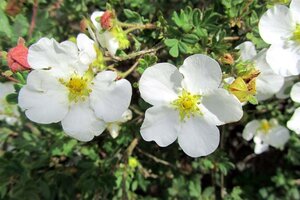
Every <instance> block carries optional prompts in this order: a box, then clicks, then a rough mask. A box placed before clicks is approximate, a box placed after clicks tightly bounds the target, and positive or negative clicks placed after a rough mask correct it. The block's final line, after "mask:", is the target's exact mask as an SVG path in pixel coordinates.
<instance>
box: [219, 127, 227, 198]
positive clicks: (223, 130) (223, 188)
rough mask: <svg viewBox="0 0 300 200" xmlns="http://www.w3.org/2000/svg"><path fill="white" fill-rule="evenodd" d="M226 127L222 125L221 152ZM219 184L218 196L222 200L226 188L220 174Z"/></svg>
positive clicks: (222, 176)
mask: <svg viewBox="0 0 300 200" xmlns="http://www.w3.org/2000/svg"><path fill="white" fill-rule="evenodd" d="M225 134H226V127H225V126H224V125H223V127H222V134H221V141H220V143H221V144H220V148H221V149H222V150H223V149H224V145H225V139H226V135H225ZM220 179H221V180H220V184H221V186H220V187H221V188H220V195H221V198H222V199H224V197H225V194H226V188H225V186H224V174H223V173H222V172H221V173H220Z"/></svg>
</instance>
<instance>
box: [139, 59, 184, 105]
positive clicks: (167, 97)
mask: <svg viewBox="0 0 300 200" xmlns="http://www.w3.org/2000/svg"><path fill="white" fill-rule="evenodd" d="M181 81H182V75H181V74H180V73H179V71H178V70H177V68H176V67H175V66H174V65H171V64H169V63H159V64H156V65H154V66H152V67H149V68H147V69H146V70H145V71H144V73H143V74H142V77H141V78H140V82H139V89H140V92H141V96H142V98H143V99H144V100H145V101H147V102H148V103H150V104H152V105H162V104H169V102H171V101H173V100H175V99H176V98H177V97H178V96H177V92H178V88H180V83H181Z"/></svg>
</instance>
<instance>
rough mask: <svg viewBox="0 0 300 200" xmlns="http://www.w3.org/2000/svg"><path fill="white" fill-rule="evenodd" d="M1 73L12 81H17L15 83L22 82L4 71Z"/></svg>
mask: <svg viewBox="0 0 300 200" xmlns="http://www.w3.org/2000/svg"><path fill="white" fill-rule="evenodd" d="M1 75H2V76H3V77H5V78H6V79H8V80H10V81H12V82H15V83H19V82H20V81H19V80H17V79H15V78H13V77H11V76H7V75H6V74H5V73H4V72H2V73H1Z"/></svg>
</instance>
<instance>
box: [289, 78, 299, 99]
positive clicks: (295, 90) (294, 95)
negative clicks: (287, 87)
mask: <svg viewBox="0 0 300 200" xmlns="http://www.w3.org/2000/svg"><path fill="white" fill-rule="evenodd" d="M291 98H292V100H293V101H295V102H297V103H300V82H298V83H295V84H294V85H293V87H292V90H291Z"/></svg>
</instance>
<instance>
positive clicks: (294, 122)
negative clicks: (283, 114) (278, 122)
mask: <svg viewBox="0 0 300 200" xmlns="http://www.w3.org/2000/svg"><path fill="white" fill-rule="evenodd" d="M299 122H300V108H297V109H296V110H295V112H294V114H293V116H292V117H291V119H290V120H289V121H288V122H287V127H288V128H289V129H290V130H292V131H294V132H295V133H297V134H300V123H299Z"/></svg>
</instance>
